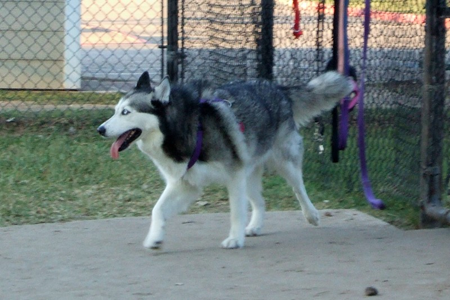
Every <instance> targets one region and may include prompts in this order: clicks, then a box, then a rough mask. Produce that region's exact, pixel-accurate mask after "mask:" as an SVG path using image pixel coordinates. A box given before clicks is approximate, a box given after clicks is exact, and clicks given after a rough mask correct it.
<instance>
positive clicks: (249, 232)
mask: <svg viewBox="0 0 450 300" xmlns="http://www.w3.org/2000/svg"><path fill="white" fill-rule="evenodd" d="M245 235H246V236H258V235H261V227H259V226H258V227H253V226H247V228H245Z"/></svg>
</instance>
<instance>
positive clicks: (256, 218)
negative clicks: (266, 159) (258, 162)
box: [245, 166, 266, 236]
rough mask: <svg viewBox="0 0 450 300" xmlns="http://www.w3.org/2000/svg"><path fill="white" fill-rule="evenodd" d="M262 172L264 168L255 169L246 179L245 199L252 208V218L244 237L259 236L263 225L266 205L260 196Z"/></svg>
mask: <svg viewBox="0 0 450 300" xmlns="http://www.w3.org/2000/svg"><path fill="white" fill-rule="evenodd" d="M263 172H264V166H259V167H256V168H255V170H253V172H252V173H251V174H250V176H249V177H248V178H247V197H248V199H249V200H250V204H251V206H252V218H251V219H250V223H249V224H248V225H247V227H246V228H245V235H247V236H257V235H260V234H261V229H262V227H263V223H264V214H265V211H266V205H265V201H264V198H263V197H262V195H261V192H262V183H261V178H262V175H263Z"/></svg>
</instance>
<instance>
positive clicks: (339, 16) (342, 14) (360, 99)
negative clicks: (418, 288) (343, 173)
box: [327, 0, 385, 209]
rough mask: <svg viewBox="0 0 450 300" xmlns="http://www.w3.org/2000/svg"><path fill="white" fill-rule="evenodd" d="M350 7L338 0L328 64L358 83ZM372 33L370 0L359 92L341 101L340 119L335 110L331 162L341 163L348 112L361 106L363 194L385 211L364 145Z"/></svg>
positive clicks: (359, 139)
mask: <svg viewBox="0 0 450 300" xmlns="http://www.w3.org/2000/svg"><path fill="white" fill-rule="evenodd" d="M348 5H349V0H341V1H339V0H335V16H334V19H333V24H334V32H333V34H334V40H333V59H332V61H331V62H330V63H329V65H328V68H327V69H330V68H332V69H337V70H338V71H339V72H340V73H341V74H344V75H347V76H352V77H353V79H354V80H355V81H356V72H355V70H354V69H353V68H352V67H351V66H350V64H349V49H348V36H347V27H348V13H347V12H348ZM369 31H370V0H365V9H364V41H363V58H362V66H361V78H360V87H359V91H358V89H357V86H356V83H355V86H356V90H355V92H356V94H355V95H354V98H353V99H350V98H349V97H346V98H344V99H342V101H341V105H340V111H341V114H340V118H339V113H338V109H337V108H335V109H334V110H333V115H332V117H333V120H332V124H333V130H332V161H333V162H338V161H339V151H340V150H344V149H345V148H346V146H347V139H348V123H349V112H350V110H351V109H352V108H353V107H354V106H355V104H358V121H357V123H358V148H359V150H358V151H359V159H360V170H361V182H362V186H363V190H364V195H365V197H366V200H367V202H368V203H369V204H370V205H371V206H372V207H373V208H375V209H384V208H385V205H384V203H383V201H381V200H380V199H377V198H376V197H375V195H374V193H373V190H372V186H371V183H370V180H369V175H368V169H367V160H366V146H365V126H364V87H365V74H366V61H367V44H368V40H369Z"/></svg>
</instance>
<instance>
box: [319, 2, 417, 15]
mask: <svg viewBox="0 0 450 300" xmlns="http://www.w3.org/2000/svg"><path fill="white" fill-rule="evenodd" d="M315 2H318V1H315ZM364 3H365V1H364V0H350V3H349V4H350V7H357V8H364V5H365V4H364ZM326 4H327V5H334V0H326ZM370 7H371V9H372V10H377V11H387V12H398V13H416V14H425V0H395V1H386V0H371V1H370Z"/></svg>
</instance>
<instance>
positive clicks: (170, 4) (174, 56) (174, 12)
mask: <svg viewBox="0 0 450 300" xmlns="http://www.w3.org/2000/svg"><path fill="white" fill-rule="evenodd" d="M167 75H169V78H170V81H172V82H177V81H178V0H168V1H167Z"/></svg>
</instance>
